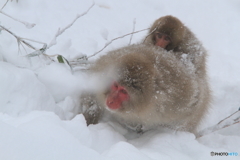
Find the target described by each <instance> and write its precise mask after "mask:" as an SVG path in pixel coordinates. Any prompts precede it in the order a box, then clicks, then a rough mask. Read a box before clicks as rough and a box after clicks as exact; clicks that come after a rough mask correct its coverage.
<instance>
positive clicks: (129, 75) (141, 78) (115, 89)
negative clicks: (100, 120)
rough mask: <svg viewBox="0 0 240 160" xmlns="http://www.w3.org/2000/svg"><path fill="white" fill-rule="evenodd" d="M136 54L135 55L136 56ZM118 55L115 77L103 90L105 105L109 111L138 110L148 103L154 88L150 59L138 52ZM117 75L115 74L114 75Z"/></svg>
mask: <svg viewBox="0 0 240 160" xmlns="http://www.w3.org/2000/svg"><path fill="white" fill-rule="evenodd" d="M136 55H137V56H136ZM136 55H135V54H131V55H125V56H122V57H119V59H118V62H119V65H117V67H116V68H117V69H115V73H117V74H115V77H114V78H112V79H113V80H112V82H111V83H110V85H109V87H108V89H107V91H106V92H105V96H106V97H105V106H106V107H107V109H108V110H110V111H116V112H118V113H119V112H124V113H126V112H129V113H130V112H138V111H140V110H142V108H144V107H143V106H145V105H147V104H148V103H149V100H150V99H151V98H150V97H149V96H150V95H151V94H152V93H150V92H153V90H154V78H153V77H152V76H151V75H153V74H154V71H153V70H152V68H151V67H149V66H151V64H150V63H149V62H150V61H146V58H145V57H143V56H139V53H136ZM116 75H117V76H116Z"/></svg>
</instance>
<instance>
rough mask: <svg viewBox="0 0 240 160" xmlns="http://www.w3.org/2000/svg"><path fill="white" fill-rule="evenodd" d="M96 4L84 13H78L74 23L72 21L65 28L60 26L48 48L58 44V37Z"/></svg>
mask: <svg viewBox="0 0 240 160" xmlns="http://www.w3.org/2000/svg"><path fill="white" fill-rule="evenodd" d="M94 5H95V3H94V2H93V4H92V5H91V6H90V7H89V8H88V9H87V11H85V12H84V13H82V14H80V15H79V14H78V15H77V16H76V18H75V19H74V20H73V21H72V23H70V24H69V25H67V26H66V27H64V28H63V29H60V28H59V29H58V31H57V33H56V34H55V37H54V38H53V39H52V41H51V42H50V43H49V45H48V48H50V47H52V46H53V45H56V44H57V37H58V36H59V35H61V34H62V33H63V32H64V31H65V30H67V29H68V28H70V27H71V26H72V25H73V24H74V23H75V22H76V21H77V20H78V18H80V17H82V16H84V15H86V14H87V13H88V12H89V11H90V9H91V8H92V7H93V6H94Z"/></svg>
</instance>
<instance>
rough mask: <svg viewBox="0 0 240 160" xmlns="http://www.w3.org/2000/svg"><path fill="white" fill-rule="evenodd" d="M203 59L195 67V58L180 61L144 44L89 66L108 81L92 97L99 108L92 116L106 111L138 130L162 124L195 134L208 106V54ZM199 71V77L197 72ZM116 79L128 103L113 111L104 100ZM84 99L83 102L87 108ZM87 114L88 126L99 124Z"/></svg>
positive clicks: (94, 72)
mask: <svg viewBox="0 0 240 160" xmlns="http://www.w3.org/2000/svg"><path fill="white" fill-rule="evenodd" d="M192 55H194V53H193V54H192ZM202 59H203V60H202ZM202 59H201V60H196V61H194V62H196V63H195V64H194V65H193V64H192V60H191V59H190V60H189V59H179V57H177V56H176V55H174V54H172V53H171V52H167V51H166V50H164V49H162V48H160V47H155V46H152V45H146V44H138V45H132V46H128V47H124V48H121V49H118V50H115V51H111V52H109V53H107V54H106V55H104V56H102V57H100V58H99V59H98V60H97V61H96V63H95V64H94V65H93V66H92V67H91V68H90V72H91V73H92V74H98V75H101V76H100V77H99V79H102V80H104V81H106V82H109V85H106V88H105V89H104V90H102V91H100V92H97V93H92V94H93V95H96V97H97V98H95V99H93V100H94V101H95V100H96V101H97V102H96V104H97V106H100V108H101V109H97V110H96V113H94V117H100V116H98V114H101V112H102V110H105V112H106V113H108V114H111V115H112V117H114V118H115V119H116V120H117V121H119V123H121V124H123V125H125V126H127V127H128V128H132V129H133V128H134V129H135V130H137V131H141V130H147V129H151V128H154V127H156V126H159V125H164V126H168V127H171V128H174V129H179V130H186V131H190V132H195V130H196V127H197V126H198V125H199V122H200V121H201V119H202V117H203V116H204V114H205V113H206V111H207V109H208V108H209V103H210V91H209V88H208V82H207V78H206V71H205V55H203V57H202ZM198 63H203V64H198ZM195 66H201V67H198V68H195ZM197 70H198V72H199V73H201V74H196V71H197ZM99 73H100V74H99ZM112 81H117V82H118V83H119V84H120V85H122V86H125V88H126V89H127V91H128V93H129V95H130V100H129V101H127V102H124V103H123V105H122V107H121V108H120V109H118V110H116V111H110V112H109V110H110V109H108V107H107V106H106V104H105V101H106V96H107V94H108V90H109V88H108V87H109V86H110V85H111V83H112ZM83 97H84V96H83ZM92 97H94V96H92ZM83 99H84V98H82V101H83V102H82V103H83V104H86V103H84V100H83ZM84 115H85V116H86V118H87V122H88V124H91V123H96V118H92V119H93V120H91V116H89V115H90V114H88V109H86V110H85V111H84Z"/></svg>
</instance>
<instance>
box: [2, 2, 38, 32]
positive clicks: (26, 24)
mask: <svg viewBox="0 0 240 160" xmlns="http://www.w3.org/2000/svg"><path fill="white" fill-rule="evenodd" d="M8 1H9V0H7V1H6V3H5V4H4V5H3V7H2V8H1V10H0V13H2V14H3V15H5V16H7V17H9V18H11V19H13V20H15V21H18V22H20V23H22V24H24V25H25V26H26V27H27V28H29V29H30V28H33V27H34V26H35V25H36V24H34V23H28V22H25V21H22V20H19V19H16V18H13V17H12V16H10V15H8V14H7V13H5V12H3V11H2V10H3V8H4V7H5V6H6V5H7V3H8Z"/></svg>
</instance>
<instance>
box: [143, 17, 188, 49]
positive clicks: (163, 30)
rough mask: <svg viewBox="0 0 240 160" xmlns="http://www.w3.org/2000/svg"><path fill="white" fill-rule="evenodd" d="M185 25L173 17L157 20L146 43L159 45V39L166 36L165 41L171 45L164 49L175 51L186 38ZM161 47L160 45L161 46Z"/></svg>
mask: <svg viewBox="0 0 240 160" xmlns="http://www.w3.org/2000/svg"><path fill="white" fill-rule="evenodd" d="M184 29H185V27H184V25H183V24H182V22H181V21H180V20H179V19H177V18H176V17H173V16H164V17H161V18H159V19H157V20H156V21H155V22H154V23H153V25H152V27H151V28H150V30H149V36H147V38H146V39H145V41H144V43H148V44H152V45H158V41H157V40H158V39H159V38H162V36H165V37H164V38H165V40H169V43H168V44H167V45H165V46H163V47H162V48H165V49H166V50H168V51H169V50H173V49H174V48H175V47H177V46H178V45H179V44H180V43H181V41H182V39H183V37H184ZM159 46H160V45H159Z"/></svg>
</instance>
